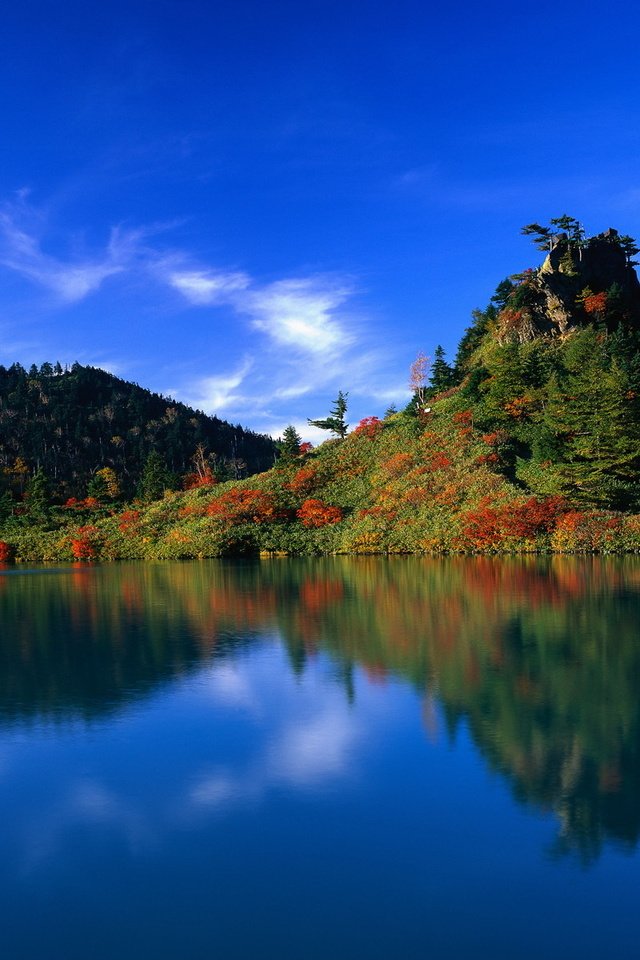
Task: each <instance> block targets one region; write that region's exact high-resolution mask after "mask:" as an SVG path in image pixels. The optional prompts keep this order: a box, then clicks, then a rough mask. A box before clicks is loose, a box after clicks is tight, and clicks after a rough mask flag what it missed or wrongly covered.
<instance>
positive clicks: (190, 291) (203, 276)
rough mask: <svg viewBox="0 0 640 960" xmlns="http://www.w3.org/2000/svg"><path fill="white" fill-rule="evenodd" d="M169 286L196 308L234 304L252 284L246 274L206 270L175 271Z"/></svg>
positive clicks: (171, 273)
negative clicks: (239, 295)
mask: <svg viewBox="0 0 640 960" xmlns="http://www.w3.org/2000/svg"><path fill="white" fill-rule="evenodd" d="M168 282H169V284H170V285H171V286H172V287H174V288H175V289H176V290H178V291H179V292H180V293H181V294H182V295H183V296H184V297H185V298H186V299H187V300H188V301H189V303H192V304H194V305H196V306H208V305H209V304H216V303H228V302H229V301H231V302H233V301H234V299H235V295H236V294H237V293H238V292H239V291H240V290H245V289H246V288H247V287H248V286H249V284H250V283H251V280H250V278H249V277H248V276H247V274H245V273H240V272H238V273H220V272H218V273H216V272H214V271H206V270H182V271H180V270H173V271H171V272H169V274H168Z"/></svg>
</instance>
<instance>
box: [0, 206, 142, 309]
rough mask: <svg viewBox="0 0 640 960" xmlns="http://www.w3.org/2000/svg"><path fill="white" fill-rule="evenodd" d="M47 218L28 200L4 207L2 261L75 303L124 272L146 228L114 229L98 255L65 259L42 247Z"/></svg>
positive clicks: (0, 212)
mask: <svg viewBox="0 0 640 960" xmlns="http://www.w3.org/2000/svg"><path fill="white" fill-rule="evenodd" d="M44 227H45V218H44V217H43V216H41V215H40V214H38V212H37V211H35V210H34V209H33V208H30V207H28V206H27V205H26V203H25V196H24V192H23V193H22V194H21V195H20V197H19V202H18V203H15V204H8V205H5V206H4V208H2V209H0V264H1V265H2V266H4V267H6V268H8V269H9V270H13V271H14V272H16V273H18V274H20V275H21V276H23V277H26V278H27V279H28V280H32V281H33V282H34V283H36V284H38V285H39V286H41V287H44V288H45V289H46V290H49V291H50V292H51V293H53V294H54V296H55V297H56V298H57V299H59V300H60V301H62V302H63V303H75V302H77V301H79V300H82V299H83V298H84V297H86V296H87V295H88V294H90V293H93V292H94V291H95V290H97V289H98V288H99V287H100V286H101V285H102V283H103V282H104V281H105V280H106V279H107V278H108V277H112V276H114V275H115V274H118V273H122V272H123V271H124V270H125V269H127V268H128V266H129V265H130V264H131V262H132V261H133V260H134V258H135V257H136V256H137V254H138V251H139V248H140V244H141V241H142V239H143V236H144V231H141V230H125V229H124V228H122V227H117V226H116V227H113V228H112V229H111V232H110V235H109V240H108V242H107V244H106V246H105V248H104V250H103V251H101V253H100V254H99V255H97V256H92V257H89V256H80V255H75V256H70V257H69V258H68V259H66V260H63V259H60V258H58V257H54V256H52V255H51V254H48V253H46V252H45V251H44V250H43V249H42V236H41V234H42V232H43V230H44Z"/></svg>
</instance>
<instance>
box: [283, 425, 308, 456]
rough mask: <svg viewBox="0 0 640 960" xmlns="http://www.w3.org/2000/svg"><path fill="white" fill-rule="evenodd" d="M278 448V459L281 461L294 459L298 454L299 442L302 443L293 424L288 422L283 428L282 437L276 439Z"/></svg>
mask: <svg viewBox="0 0 640 960" xmlns="http://www.w3.org/2000/svg"><path fill="white" fill-rule="evenodd" d="M277 443H278V450H279V451H280V460H281V461H282V462H283V463H289V462H291V461H292V460H295V458H296V457H298V456H300V444H301V443H302V437H301V436H300V434H299V433H298V431H297V430H296V428H295V427H294V426H293V424H289V426H288V427H286V428H285V430H284V432H283V434H282V437H281V438H280V440H278V441H277Z"/></svg>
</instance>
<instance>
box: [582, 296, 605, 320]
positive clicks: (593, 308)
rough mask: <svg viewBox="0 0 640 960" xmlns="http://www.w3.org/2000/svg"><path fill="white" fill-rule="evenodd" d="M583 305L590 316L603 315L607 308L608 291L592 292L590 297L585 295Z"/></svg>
mask: <svg viewBox="0 0 640 960" xmlns="http://www.w3.org/2000/svg"><path fill="white" fill-rule="evenodd" d="M582 305H583V307H584V310H585V313H588V314H589V316H596V317H598V318H600V317H603V316H604V314H605V313H606V310H607V295H606V293H592V294H591V296H590V297H585V298H584V300H583V302H582Z"/></svg>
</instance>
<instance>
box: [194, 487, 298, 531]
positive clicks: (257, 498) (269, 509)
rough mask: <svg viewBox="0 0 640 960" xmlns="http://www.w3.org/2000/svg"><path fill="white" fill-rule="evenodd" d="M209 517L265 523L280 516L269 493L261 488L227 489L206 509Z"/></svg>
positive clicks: (237, 521)
mask: <svg viewBox="0 0 640 960" xmlns="http://www.w3.org/2000/svg"><path fill="white" fill-rule="evenodd" d="M206 512H207V515H208V516H209V517H219V518H220V519H221V520H229V521H230V522H231V523H243V522H246V521H252V522H254V523H265V522H269V521H272V520H277V519H279V518H280V516H281V514H279V513H278V511H277V510H276V506H275V501H274V499H273V497H272V496H271V494H269V493H264V492H263V491H262V490H237V489H233V490H227V491H226V492H225V493H223V494H222V496H220V497H218V498H217V499H216V500H212V501H211V503H210V504H208V506H207V509H206Z"/></svg>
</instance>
